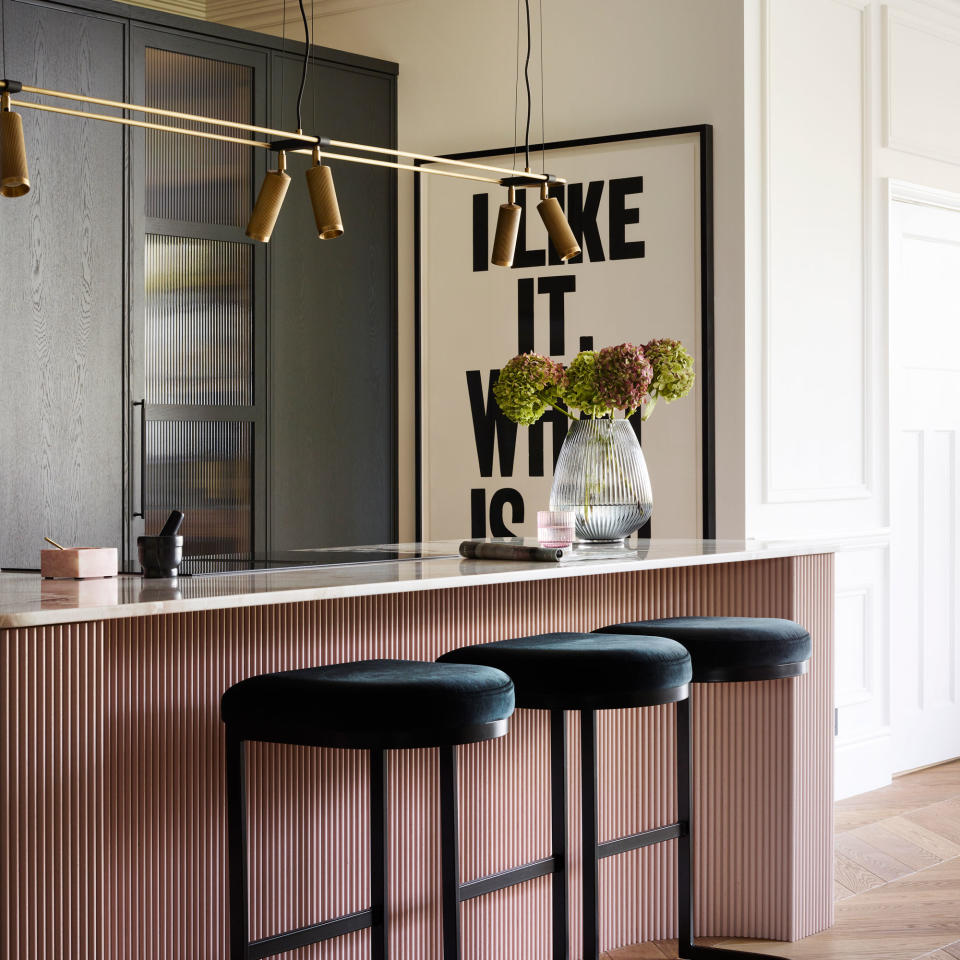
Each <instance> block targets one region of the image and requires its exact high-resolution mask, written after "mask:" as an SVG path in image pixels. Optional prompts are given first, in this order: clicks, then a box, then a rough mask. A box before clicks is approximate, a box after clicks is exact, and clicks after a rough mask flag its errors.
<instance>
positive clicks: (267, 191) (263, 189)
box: [247, 150, 290, 243]
mask: <svg viewBox="0 0 960 960" xmlns="http://www.w3.org/2000/svg"><path fill="white" fill-rule="evenodd" d="M289 187H290V174H289V173H287V154H286V152H285V151H284V150H281V151H280V152H279V153H278V154H277V169H276V170H268V171H267V172H266V174H265V175H264V178H263V183H262V184H261V185H260V193H259V194H258V195H257V202H256V203H255V204H254V206H253V213H251V214H250V222H249V223H248V224H247V236H248V237H250V238H251V239H252V240H259V241H260V242H261V243H269V242H270V237H271V235H272V234H273V228H274V227H275V226H276V225H277V217H279V216H280V208H281V207H282V206H283V198H284V197H285V196H286V195H287V190H288V189H289Z"/></svg>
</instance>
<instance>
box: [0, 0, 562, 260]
mask: <svg viewBox="0 0 960 960" xmlns="http://www.w3.org/2000/svg"><path fill="white" fill-rule="evenodd" d="M525 2H526V4H527V66H528V67H529V62H530V25H529V23H530V6H529V0H525ZM298 3H299V7H300V13H301V17H302V19H303V26H304V34H305V50H304V58H303V71H302V74H301V80H300V90H299V95H298V98H297V130H296V132H295V133H291V132H290V131H288V130H278V129H274V128H272V127H263V126H258V125H256V124H250V123H241V122H239V121H235V120H220V119H217V118H214V117H206V116H202V115H198V114H191V113H182V112H180V111H176V110H166V109H163V108H161V107H145V106H140V105H137V104H132V103H126V102H125V101H119V100H107V99H104V98H102V97H92V96H88V95H85V94H79V93H71V92H68V91H64V90H51V89H48V88H45V87H38V86H32V85H30V84H26V83H23V82H21V81H18V80H9V79H2V80H0V97H2V100H0V196H3V197H8V198H15V197H22V196H24V195H25V194H27V193H29V191H30V176H29V172H28V169H27V152H26V147H25V144H24V137H23V124H22V122H21V118H20V116H19V114H17V113H14V112H13V110H12V107H14V106H16V107H18V108H19V109H21V110H36V111H39V112H41V113H56V114H62V115H65V116H71V117H79V118H82V119H88V120H100V121H103V122H104V123H117V124H121V125H123V126H127V127H134V128H139V129H145V130H156V131H159V132H161V133H170V134H176V135H178V136H184V137H198V138H201V139H206V140H214V141H217V142H221V143H234V144H238V145H240V146H245V147H250V148H252V149H258V150H269V151H272V152H274V153H276V154H277V169H275V170H269V171H268V172H267V174H266V176H265V178H264V181H263V184H262V185H261V188H260V192H259V194H258V196H257V201H256V203H255V205H254V208H253V211H252V213H251V216H250V221H249V223H248V225H247V235H248V236H250V237H251V238H253V239H254V240H257V241H260V242H262V243H268V242H269V240H270V237H271V235H272V233H273V229H274V227H275V226H276V223H277V218H278V217H279V215H280V209H281V207H282V205H283V200H284V198H285V196H286V194H287V190H288V189H289V187H290V182H291V178H290V175H289V174H288V173H287V171H286V166H287V161H288V158H289V157H291V156H306V157H311V159H312V165H311V166H310V167H309V168H308V169H307V171H306V180H307V189H308V192H309V194H310V202H311V205H312V207H313V213H314V218H315V221H316V226H317V236H318V237H319V238H320V239H322V240H328V239H333V238H335V237H340V236H342V235H343V232H344V226H343V218H342V217H341V215H340V208H339V206H338V203H337V193H336V189H335V188H334V183H333V174H332V171H331V169H330V167H329V166H327V165H326V164H325V163H323V162H322V161H323V160H339V161H342V162H345V163H359V164H363V165H366V166H374V167H383V168H387V169H391V170H409V171H411V172H412V173H417V174H421V173H422V174H428V175H431V176H441V177H453V178H455V179H458V180H467V181H471V182H477V183H493V184H498V185H502V186H505V187H507V188H508V189H509V203H507V204H504V205H503V206H502V207H501V210H500V221H499V222H498V226H497V241H496V242H495V244H494V257H495V259H494V261H493V262H494V263H496V264H498V265H502V266H509V265H510V264H511V263H512V261H513V251H514V248H515V246H516V240H517V232H518V230H519V226H520V214H521V208H520V206H519V205H518V204H517V203H516V202H515V200H516V190H517V189H526V188H528V187H540V189H541V197H542V199H541V202H540V204H539V206H538V210H539V211H540V215H541V217H542V218H543V221H544V224H545V225H546V227H547V231H548V233H549V234H550V238H551V240H552V241H553V243H554V246H555V247H556V249H557V253H558V254H559V255H560V257H561V258H562V259H564V260H566V259H569V257H571V256H576V254H578V253H579V252H580V248H579V247H578V246H577V244H576V239H575V238H574V235H573V233H572V232H571V230H570V227H569V225H568V224H567V222H566V219H565V217H564V215H563V210H562V209H561V207H560V204H559V203H558V202H557V200H556V198H555V197H550V196H549V194H548V185H549V184H554V183H566V181H565V180H564V179H563V178H561V177H557V176H554V175H553V174H548V173H546V172H541V173H533V172H531V170H530V165H529V152H530V150H529V141H530V84H529V71H528V72H527V138H526V156H527V169H526V171H525V172H524V173H523V174H522V175H518V174H517V172H516V171H515V170H509V169H507V168H505V167H497V166H491V165H489V164H483V163H475V162H473V161H469V160H453V159H449V158H446V157H436V156H433V155H431V154H426V153H415V152H412V151H409V150H395V149H392V148H390V147H379V146H373V145H371V144H365V143H354V142H352V141H349V140H335V139H332V138H329V137H324V136H316V135H312V134H307V133H304V132H303V129H302V123H301V103H302V99H303V90H304V85H305V83H306V73H307V64H308V62H309V56H310V49H311V46H310V43H311V38H310V30H309V25H308V23H307V18H306V13H305V10H304V6H303V0H298ZM20 94H31V95H34V96H38V97H42V98H52V99H54V100H65V101H68V102H73V103H76V104H78V105H80V106H82V107H84V108H85V109H75V108H73V107H66V106H59V105H52V104H48V103H38V102H36V101H34V100H23V99H21V98H20V96H19V95H20ZM15 97H16V99H15ZM92 106H98V107H106V108H112V109H117V110H121V111H123V115H121V116H114V115H108V114H105V113H100V112H97V111H95V110H92V109H90V107H92ZM131 114H140V115H141V116H140V117H134V116H131ZM176 121H186V122H190V123H196V124H200V125H202V126H204V127H209V128H213V129H201V130H198V129H192V128H187V127H183V126H178V125H177V123H176ZM330 148H334V149H335V150H336V152H331V149H330ZM343 151H347V152H346V153H344V152H343ZM414 160H418V161H421V162H426V163H429V164H432V166H420V165H417V164H414V163H412V162H410V161H414Z"/></svg>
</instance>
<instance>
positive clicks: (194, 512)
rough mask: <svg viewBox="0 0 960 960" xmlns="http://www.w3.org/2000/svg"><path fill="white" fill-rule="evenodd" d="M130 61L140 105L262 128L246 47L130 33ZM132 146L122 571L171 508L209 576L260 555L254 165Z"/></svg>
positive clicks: (193, 557) (158, 145)
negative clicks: (126, 555)
mask: <svg viewBox="0 0 960 960" xmlns="http://www.w3.org/2000/svg"><path fill="white" fill-rule="evenodd" d="M133 66H134V70H133V74H134V77H133V86H134V94H135V95H134V98H133V99H134V100H136V101H139V98H140V97H142V98H143V102H144V103H146V104H147V105H148V106H156V107H163V108H164V109H169V110H176V111H179V112H182V113H192V114H202V115H207V116H213V117H218V118H221V119H226V120H236V121H241V122H248V123H257V124H261V125H262V124H264V123H265V120H266V116H265V109H266V108H265V97H264V94H263V90H264V88H265V85H266V58H265V57H264V56H263V55H262V54H260V53H258V52H257V51H253V50H245V49H243V48H237V47H234V46H230V45H226V44H217V43H215V42H211V41H205V40H203V41H201V40H194V39H191V38H185V37H176V36H171V35H168V34H164V33H159V32H155V31H151V30H147V29H139V30H135V31H134V38H133ZM178 123H179V121H178ZM184 125H185V126H191V124H190V123H189V122H185V123H184ZM131 136H132V141H133V144H132V146H133V150H132V156H133V165H132V177H133V185H132V187H133V189H132V194H133V197H134V210H133V214H134V244H133V253H132V260H133V262H132V271H131V273H132V276H133V278H134V279H133V298H132V299H133V317H134V322H133V324H132V335H131V390H130V392H131V395H130V405H129V409H130V414H131V417H130V430H129V431H128V436H129V437H130V444H129V447H130V458H129V463H130V481H131V482H130V483H129V484H128V488H129V490H130V503H129V515H130V517H131V520H132V522H131V525H130V538H131V543H130V557H131V560H132V561H133V563H131V564H130V565H131V566H133V565H134V563H135V556H136V554H135V547H134V539H135V537H136V535H137V534H138V533H140V532H145V533H147V534H152V533H157V532H158V531H159V529H160V527H162V525H163V522H164V520H165V519H166V516H167V514H168V513H169V512H170V511H171V510H173V509H179V510H183V511H184V513H185V514H186V520H185V521H184V525H183V530H182V532H183V535H184V538H185V544H184V555H185V557H186V558H188V559H187V560H186V561H185V564H184V568H185V569H186V570H187V571H191V572H197V571H200V570H204V569H208V568H213V569H215V568H216V566H217V564H218V563H219V562H221V561H223V560H227V559H232V560H241V561H242V560H247V559H249V558H251V557H252V556H253V554H254V553H255V552H256V551H261V550H263V549H264V548H265V544H264V543H263V529H264V525H265V518H264V512H265V511H264V509H263V501H264V495H265V494H264V482H263V478H264V470H265V465H264V463H265V446H266V443H265V432H266V431H265V427H264V423H265V404H264V397H265V394H266V390H265V387H264V359H263V358H264V353H265V351H264V341H265V332H264V328H265V324H266V307H265V301H264V293H263V291H264V289H265V287H266V282H265V277H266V271H265V253H264V250H263V248H262V247H260V246H259V245H256V244H254V243H253V241H251V240H250V239H249V238H247V237H246V236H245V234H244V226H245V224H246V219H247V216H248V215H249V211H250V207H251V204H252V200H253V197H254V191H255V187H256V182H257V179H258V178H259V176H260V175H262V171H263V168H264V162H263V158H262V157H260V156H254V154H255V151H252V150H249V149H246V148H244V147H241V146H238V145H236V144H228V143H218V142H213V141H209V140H202V139H198V138H190V137H182V136H173V135H170V134H165V133H162V132H157V131H135V132H134V133H133V134H132V135H131ZM206 558H217V559H214V560H208V559H206Z"/></svg>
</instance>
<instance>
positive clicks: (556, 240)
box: [537, 184, 581, 263]
mask: <svg viewBox="0 0 960 960" xmlns="http://www.w3.org/2000/svg"><path fill="white" fill-rule="evenodd" d="M537 212H538V213H539V214H540V218H541V219H542V220H543V225H544V226H545V227H546V228H547V233H548V234H549V236H550V242H551V243H552V244H553V249H554V250H556V251H557V256H558V257H559V258H560V259H561V260H562V261H563V262H564V263H566V262H567V260H571V259H572V258H573V257H577V256H579V255H580V252H581V251H580V244H579V243H577V238H576V237H575V236H574V235H573V231H572V230H571V229H570V224H569V223H567V218H566V217H565V216H564V215H563V208H562V207H561V206H560V201H559V200H557V198H556V197H551V196H550V194H549V192H548V190H547V185H546V184H543V186H541V187H540V202H539V203H538V204H537Z"/></svg>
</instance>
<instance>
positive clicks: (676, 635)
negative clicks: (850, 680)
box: [595, 617, 812, 960]
mask: <svg viewBox="0 0 960 960" xmlns="http://www.w3.org/2000/svg"><path fill="white" fill-rule="evenodd" d="M595 636H597V638H598V639H600V638H604V639H606V637H607V636H631V637H635V638H637V639H639V638H641V637H670V638H671V639H673V640H675V641H677V642H678V643H681V644H683V646H684V647H685V648H686V649H687V650H688V651H689V653H690V659H691V661H692V663H693V682H694V683H752V682H758V681H764V680H783V679H788V678H791V677H799V676H802V675H803V674H805V673H806V672H807V671H808V669H809V667H810V656H811V648H812V644H811V640H810V634H809V632H808V631H807V630H806V629H805V628H804V627H802V626H801V625H800V624H799V623H794V622H793V621H792V620H781V619H777V618H773V617H669V618H666V619H662V620H638V621H634V622H630V623H616V624H612V625H611V626H609V627H603V628H602V629H600V630H598V631H597V632H596V634H595ZM689 709H690V707H689V702H687V703H686V704H684V706H683V709H682V712H683V713H684V714H686V716H685V719H684V721H683V722H682V723H681V724H680V726H681V727H682V728H683V731H684V732H683V738H684V742H683V743H681V744H680V750H681V753H685V757H684V760H683V762H684V763H685V764H686V766H687V773H686V776H687V778H688V779H689V778H690V776H691V775H692V771H691V770H690V766H691V762H692V749H691V743H690V721H689ZM683 806H684V799H683V797H681V807H683ZM686 810H687V819H688V820H689V810H690V807H689V798H687V803H686ZM681 817H682V814H681ZM684 856H685V857H686V858H687V862H686V864H683V863H681V866H680V886H681V889H680V900H681V904H685V903H686V904H689V903H691V902H692V884H691V876H692V869H693V864H692V850H691V849H690V845H689V843H688V844H687V845H686V847H685V850H684ZM681 910H683V907H682V906H681ZM679 954H680V956H681V957H684V958H690V960H698V958H708V957H709V958H720V957H727V958H729V957H731V956H732V957H744V958H757V957H763V956H766V955H764V954H757V953H746V952H744V951H742V950H727V949H716V948H714V947H701V946H697V945H696V944H695V941H694V936H693V926H692V923H691V922H690V913H689V911H688V912H687V913H686V918H685V921H684V915H683V914H681V926H680V948H679Z"/></svg>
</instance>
